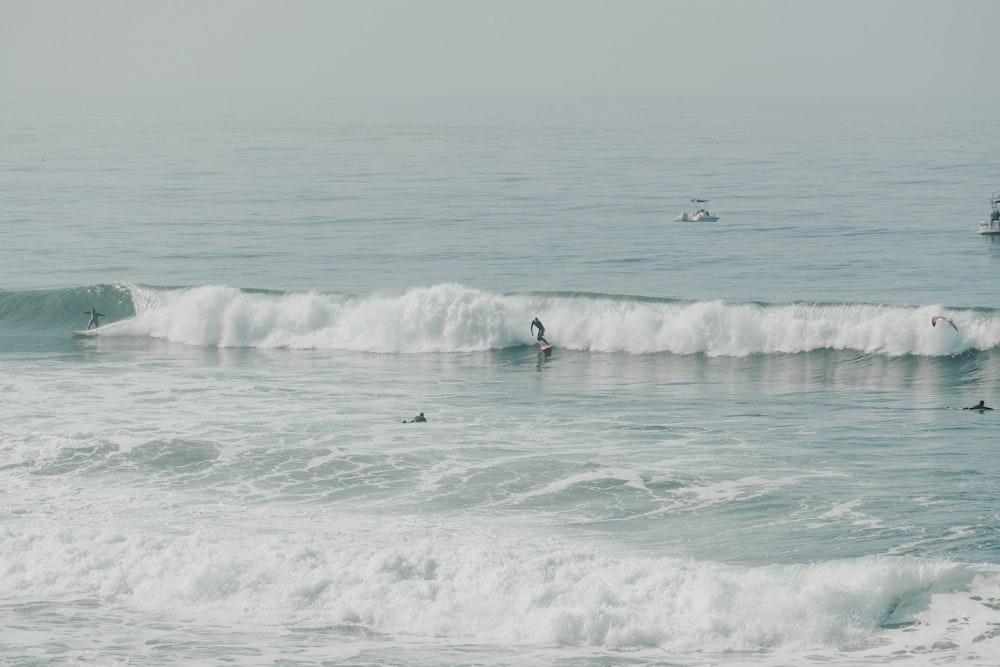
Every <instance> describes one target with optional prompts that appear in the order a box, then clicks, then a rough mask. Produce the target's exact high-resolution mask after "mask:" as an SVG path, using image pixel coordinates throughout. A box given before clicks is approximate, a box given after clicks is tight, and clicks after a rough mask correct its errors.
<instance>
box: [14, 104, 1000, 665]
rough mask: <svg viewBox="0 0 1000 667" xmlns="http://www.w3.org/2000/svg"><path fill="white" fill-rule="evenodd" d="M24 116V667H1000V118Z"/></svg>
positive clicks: (917, 110) (561, 113)
mask: <svg viewBox="0 0 1000 667" xmlns="http://www.w3.org/2000/svg"><path fill="white" fill-rule="evenodd" d="M0 118H2V119H3V122H2V123H0V137H2V145H3V146H4V147H5V150H4V151H3V152H2V153H0V183H2V187H0V211H2V214H0V227H2V229H3V232H4V234H3V239H4V243H3V244H0V267H2V269H0V276H2V281H0V360H2V364H3V366H2V367H3V374H2V376H0V396H2V405H3V408H2V415H3V420H2V423H0V501H2V502H0V554H2V556H0V574H2V576H0V637H2V638H3V639H2V641H0V662H2V663H4V664H11V665H175V664H188V665H221V664H239V665H283V666H312V665H327V666H329V665H338V666H340V665H418V664H419V665H429V666H451V665H456V666H457V665H480V666H483V667H499V666H508V665H509V666H513V665H518V666H523V665H539V666H541V665H566V666H569V665H573V666H578V665H579V666H584V667H598V666H600V667H606V666H608V665H624V666H629V665H632V666H641V665H672V666H695V665H718V666H724V667H732V666H734V665H816V664H823V665H878V664H906V665H930V664H934V665H944V664H961V665H997V664H1000V507H998V504H997V499H996V493H997V488H998V483H1000V457H998V456H997V452H998V449H997V448H998V444H997V443H998V438H997V434H998V432H1000V428H998V427H1000V422H998V420H1000V411H992V412H991V411H980V410H963V409H962V408H966V407H969V406H971V405H973V404H975V403H977V402H978V401H980V400H984V401H985V403H986V405H987V406H994V407H997V408H1000V301H998V299H997V297H996V295H994V294H993V291H992V288H991V287H990V286H991V284H992V281H993V279H994V277H995V275H996V271H997V269H998V268H1000V242H998V240H1000V239H998V238H995V237H990V236H981V235H979V234H977V233H976V232H977V223H978V221H979V220H983V219H987V217H988V215H989V204H988V198H989V196H990V193H991V191H993V190H997V189H1000V154H998V153H997V151H996V147H997V145H998V143H1000V116H998V115H997V114H996V113H995V110H994V109H991V108H989V107H988V106H986V105H984V106H983V107H982V108H976V107H974V106H970V105H950V104H945V103H941V104H932V105H927V104H924V105H917V104H893V103H881V104H876V103H870V104H863V105H862V104H857V105H852V104H846V103H832V102H827V103H824V104H820V103H818V102H817V103H804V102H788V103H777V102H761V101H758V102H746V103H742V102H741V103H739V104H733V103H732V102H730V103H727V104H723V103H721V102H720V103H718V104H714V105H713V104H707V103H706V104H704V105H701V104H692V101H691V100H654V99H630V100H609V99H603V100H592V99H554V98H553V99H543V98H531V99H528V98H526V99H475V100H472V99H442V98H426V99H423V98H407V99H392V98H371V99H323V100H320V99H313V100H300V101H297V102H294V103H293V101H291V100H277V101H276V100H272V101H267V102H261V101H251V100H247V101H244V102H242V103H240V104H228V105H214V106H213V105H210V104H207V103H206V104H203V105H197V104H196V105H182V104H179V103H176V104H174V103H164V104H162V105H154V104H148V105H138V104H132V105H121V106H116V105H110V104H108V105H103V106H101V105H89V106H88V105H84V104H79V105H76V104H72V103H66V102H63V103H60V104H47V105H36V106H31V105H28V104H21V105H19V106H18V105H12V106H10V107H8V108H5V109H3V110H0ZM692 198H704V199H707V200H708V202H707V204H706V206H707V207H708V208H709V209H710V210H711V211H712V212H713V213H716V214H717V215H719V220H718V221H717V222H697V223H695V222H675V219H674V218H675V216H677V215H678V214H680V213H681V212H682V211H684V210H691V208H692V204H691V202H690V200H691V199H692ZM90 309H96V310H97V311H99V312H100V313H102V314H103V316H102V317H101V318H100V324H101V326H100V327H99V328H98V329H96V330H95V331H93V332H90V333H81V330H83V329H85V327H86V326H87V317H86V316H85V315H83V314H82V313H83V312H84V311H88V310H90ZM936 315H941V316H945V317H948V318H950V319H951V320H952V321H953V322H954V324H955V327H956V328H957V330H956V328H952V327H951V326H949V325H948V324H947V323H942V322H938V324H937V326H932V325H931V317H932V316H936ZM535 317H538V318H540V320H541V321H542V322H543V323H544V324H545V327H546V329H545V337H546V339H547V340H548V341H549V342H551V343H553V344H554V346H555V347H554V350H553V351H552V353H551V354H550V355H547V356H546V355H544V354H542V353H541V352H540V351H539V349H538V347H537V342H536V340H535V337H534V335H533V332H532V331H531V328H530V324H531V321H532V319H533V318H535ZM420 412H423V413H425V414H426V416H427V419H428V421H427V423H407V422H409V420H411V419H412V418H413V417H414V416H415V415H416V414H418V413H420Z"/></svg>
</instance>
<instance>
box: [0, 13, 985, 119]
mask: <svg viewBox="0 0 1000 667" xmlns="http://www.w3.org/2000/svg"><path fill="white" fill-rule="evenodd" d="M998 65H1000V2H998V1H995V0H947V1H940V2H937V1H934V2H931V1H928V0H828V1H818V0H759V1H754V0H743V1H737V0H729V1H726V0H661V1H654V0H608V1H606V2H597V1H595V0H552V1H546V0H513V1H505V2H500V1H494V2H485V1H482V2H480V1H477V0H424V1H416V0H414V1H403V0H357V1H354V0H351V1H342V2H338V1H334V0H328V1H323V2H319V1H308V2H305V1H301V2H300V1H295V0H281V1H277V0H274V1H272V0H159V1H156V2H152V1H149V0H103V1H102V0H86V1H85V0H0V96H2V97H0V99H2V98H3V97H8V96H15V97H21V98H30V97H33V96H35V95H37V94H41V95H45V96H46V97H48V96H51V95H67V96H81V95H96V96H101V95H115V96H119V95H129V96H143V95H153V96H157V95H170V96H178V95H179V96H182V97H183V96H186V95H192V96H224V95H226V94H229V93H239V94H246V93H260V94H264V95H284V94H295V93H299V92H319V93H322V94H325V95H328V94H343V95H364V94H379V95H396V94H399V95H411V94H431V95H439V94H447V95H483V94H497V95H508V94H519V95H520V94H537V93H551V94H571V95H633V94H641V95H656V96H661V95H666V96H684V95H696V94H701V93H711V94H732V95H733V97H734V99H735V98H738V97H740V96H743V95H746V94H750V95H754V96H779V97H786V96H806V97H809V96H814V95H828V96H846V97H854V96H857V97H864V96H871V95H878V96H882V95H885V96H887V97H905V98H913V99H938V100H940V99H945V98H956V100H984V99H986V100H988V99H990V98H992V99H993V100H994V101H996V102H1000V86H998V85H997V81H998V76H1000V68H998Z"/></svg>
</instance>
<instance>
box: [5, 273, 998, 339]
mask: <svg viewBox="0 0 1000 667" xmlns="http://www.w3.org/2000/svg"><path fill="white" fill-rule="evenodd" d="M91 307H97V308H98V310H100V311H101V312H103V313H105V315H106V316H107V317H106V319H105V324H104V327H103V328H102V330H101V335H102V336H105V337H114V336H140V337H150V338H155V339H162V340H165V341H169V342H173V343H182V344H186V345H196V346H208V347H224V348H228V347H246V348H290V349H332V350H349V351H361V352H377V353H420V352H471V351H485V350H502V349H507V348H513V347H519V346H524V345H530V344H533V343H534V337H533V336H532V335H531V332H530V330H529V329H530V322H531V320H532V319H533V318H534V317H535V316H538V317H540V318H541V319H542V321H543V322H544V323H545V325H546V327H547V329H546V337H547V338H548V339H549V340H550V341H551V342H553V343H554V344H556V345H557V346H558V347H560V348H563V349H570V350H586V351H593V352H626V353H631V354H651V353H672V354H703V355H707V356H731V357H743V356H749V355H759V354H765V355H768V354H794V353H801V352H810V351H814V350H849V351H855V352H859V353H863V354H871V355H886V356H903V355H918V356H952V355H957V354H962V353H965V352H969V351H974V350H989V349H993V348H995V347H997V345H998V344H1000V313H998V312H997V311H995V310H991V309H958V310H956V309H950V308H945V307H943V306H941V305H922V306H899V305H885V304H849V303H802V302H800V303H788V304H767V303H727V302H723V301H681V300H673V299H653V298H645V297H638V296H627V295H625V296H622V295H606V294H588V293H566V292H560V293H542V292H539V293H520V294H492V293H489V292H484V291H480V290H476V289H470V288H467V287H464V286H462V285H457V284H439V285H433V286H427V287H414V288H411V289H409V290H407V291H405V292H404V293H402V294H395V295H369V296H351V295H343V294H335V293H320V292H274V291H267V290H248V289H239V288H234V287H226V286H219V285H204V286H196V287H155V286H147V285H132V286H124V285H117V284H115V285H96V286H91V287H83V288H75V289H66V290H52V291H39V292H3V293H0V324H2V327H3V333H4V334H5V335H7V336H17V335H35V334H36V333H37V332H39V331H49V332H50V333H57V334H59V335H64V334H65V332H66V330H67V329H82V328H83V326H84V325H85V323H86V319H85V318H84V317H82V316H81V315H80V313H81V312H82V310H84V309H89V308H91ZM932 315H945V316H947V317H950V318H952V319H953V320H954V321H955V322H956V324H957V325H958V331H955V330H954V329H952V328H951V327H950V326H948V325H947V324H940V325H939V326H936V327H934V326H931V316H932Z"/></svg>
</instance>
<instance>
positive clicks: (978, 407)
mask: <svg viewBox="0 0 1000 667" xmlns="http://www.w3.org/2000/svg"><path fill="white" fill-rule="evenodd" d="M962 409H963V410H992V409H993V408H988V407H986V401H979V404H978V405H973V406H972V407H971V408H962Z"/></svg>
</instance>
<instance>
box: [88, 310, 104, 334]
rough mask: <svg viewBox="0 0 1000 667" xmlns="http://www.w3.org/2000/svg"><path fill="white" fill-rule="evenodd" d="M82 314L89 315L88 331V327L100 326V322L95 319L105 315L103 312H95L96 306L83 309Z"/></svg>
mask: <svg viewBox="0 0 1000 667" xmlns="http://www.w3.org/2000/svg"><path fill="white" fill-rule="evenodd" d="M83 314H84V315H90V321H89V322H87V331H90V327H94V328H95V329H96V328H97V327H99V326H101V323H100V322H98V321H97V318H98V317H105V315H104V313H99V312H97V309H96V308H91V309H90V310H85V311H83Z"/></svg>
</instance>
